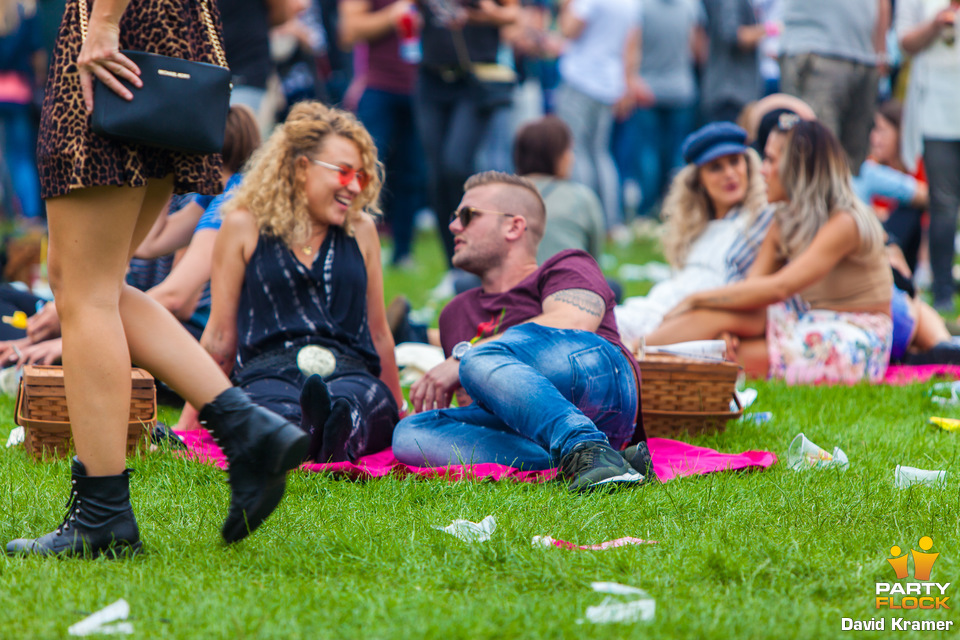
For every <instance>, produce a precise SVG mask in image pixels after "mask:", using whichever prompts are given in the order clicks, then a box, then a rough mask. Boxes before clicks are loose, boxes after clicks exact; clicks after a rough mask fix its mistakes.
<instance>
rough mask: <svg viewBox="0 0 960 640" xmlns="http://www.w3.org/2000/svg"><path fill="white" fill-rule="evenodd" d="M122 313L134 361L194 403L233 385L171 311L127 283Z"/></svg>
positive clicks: (213, 395)
mask: <svg viewBox="0 0 960 640" xmlns="http://www.w3.org/2000/svg"><path fill="white" fill-rule="evenodd" d="M120 315H121V317H122V318H123V328H124V330H125V332H126V336H127V344H128V345H129V346H130V357H131V358H132V360H133V362H134V363H135V364H136V365H137V366H138V367H143V368H144V369H146V370H147V371H149V372H150V373H152V374H153V375H154V376H155V377H157V378H159V379H160V380H163V381H164V382H166V383H167V384H168V385H170V387H172V388H173V390H174V391H176V392H177V393H178V394H179V395H180V397H181V398H183V399H184V400H186V401H187V402H189V403H190V404H192V405H193V406H195V407H202V406H203V405H205V404H207V403H208V402H210V401H211V400H213V399H214V398H216V397H217V396H218V395H220V392H222V391H224V390H225V389H228V388H229V387H230V386H231V385H230V380H229V379H228V378H227V376H226V374H224V373H223V370H222V369H221V368H220V367H219V366H217V363H216V362H214V360H213V358H211V357H210V354H208V353H207V352H206V350H205V349H204V348H203V347H201V346H200V343H199V342H197V341H196V339H194V337H193V336H191V335H190V334H189V333H188V332H187V330H186V329H184V328H183V325H181V324H180V322H179V321H178V320H177V319H176V318H174V317H173V314H172V313H170V312H169V311H167V310H166V309H165V308H163V306H162V305H160V303H158V302H157V301H155V300H154V299H153V298H151V297H150V296H148V295H147V294H145V293H144V292H142V291H139V290H138V289H135V288H134V287H131V286H125V287H124V289H123V292H122V294H121V296H120Z"/></svg>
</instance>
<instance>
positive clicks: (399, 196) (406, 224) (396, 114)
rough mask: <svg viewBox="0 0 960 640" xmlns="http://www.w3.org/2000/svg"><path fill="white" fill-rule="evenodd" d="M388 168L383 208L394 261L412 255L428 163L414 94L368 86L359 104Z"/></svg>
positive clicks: (358, 110)
mask: <svg viewBox="0 0 960 640" xmlns="http://www.w3.org/2000/svg"><path fill="white" fill-rule="evenodd" d="M357 117H358V118H360V121H361V122H363V124H364V126H366V127H367V131H369V132H370V135H371V136H372V137H373V141H374V143H375V144H376V145H377V149H378V150H379V153H380V158H381V160H383V161H384V164H385V165H386V169H387V180H386V184H385V186H384V191H383V200H384V210H385V211H386V217H387V222H389V223H390V230H391V231H392V232H393V264H397V263H399V262H401V261H402V260H403V259H404V258H406V257H407V256H409V255H410V247H411V244H412V241H413V219H414V215H415V214H416V213H417V211H419V210H420V209H421V208H422V207H423V206H424V205H425V204H426V171H427V170H426V166H425V165H424V161H423V150H422V147H421V146H420V137H419V135H418V134H417V126H416V120H415V118H414V113H413V96H410V95H404V94H401V93H391V92H389V91H381V90H380V89H367V90H366V91H364V92H363V96H362V97H361V98H360V103H359V105H357Z"/></svg>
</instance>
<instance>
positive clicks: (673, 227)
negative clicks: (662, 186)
mask: <svg viewBox="0 0 960 640" xmlns="http://www.w3.org/2000/svg"><path fill="white" fill-rule="evenodd" d="M746 139H747V132H746V131H744V130H743V129H741V128H740V127H738V126H737V125H735V124H733V123H732V122H715V123H712V124H708V125H707V126H705V127H703V128H701V129H699V130H697V131H694V132H693V133H692V134H690V135H689V136H688V137H687V139H686V140H684V143H683V147H682V153H683V158H684V160H685V161H686V162H687V166H686V167H684V168H683V169H682V170H681V171H680V172H679V173H678V174H677V176H676V177H675V178H674V179H673V182H672V183H671V185H670V190H669V191H668V193H667V197H666V199H665V200H664V204H663V210H662V215H663V218H664V220H665V222H666V234H665V236H664V239H663V245H664V246H663V248H664V253H665V254H666V256H667V260H668V261H669V262H670V266H671V267H673V274H672V276H671V277H670V278H669V279H668V280H666V281H664V282H660V283H658V284H657V285H655V286H654V287H653V288H652V289H651V290H650V293H649V294H647V295H646V296H638V297H635V298H627V299H626V300H625V301H624V303H623V304H622V305H620V306H618V307H616V309H615V313H616V316H617V326H618V327H619V328H620V335H621V337H622V338H623V341H624V342H625V343H626V344H632V343H634V342H636V341H637V340H638V339H639V338H640V337H641V336H644V335H646V334H648V333H650V332H651V331H653V330H654V329H656V328H657V327H658V326H659V325H660V323H661V322H662V321H663V316H664V315H665V314H666V313H667V312H668V311H670V309H672V308H673V307H674V306H676V305H677V304H678V303H679V302H680V301H681V300H683V299H684V298H685V297H686V296H688V295H690V294H692V293H695V292H697V291H703V290H705V289H712V288H714V287H719V286H723V285H725V284H727V283H728V282H733V281H736V280H741V279H743V278H745V277H746V275H747V272H748V271H749V269H750V266H751V265H752V264H753V259H754V258H755V257H756V255H757V251H758V250H759V249H760V245H761V243H762V242H763V238H764V235H765V234H766V230H767V226H768V225H769V224H770V220H771V219H772V218H773V209H772V208H769V207H767V208H765V207H766V204H767V198H766V187H765V186H764V183H763V177H762V176H761V175H760V157H759V156H758V155H757V154H756V152H755V151H753V150H752V149H748V148H747V145H746Z"/></svg>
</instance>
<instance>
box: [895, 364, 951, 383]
mask: <svg viewBox="0 0 960 640" xmlns="http://www.w3.org/2000/svg"><path fill="white" fill-rule="evenodd" d="M934 376H942V377H944V378H960V367H958V366H957V365H955V364H925V365H920V366H916V367H912V366H907V365H891V366H889V367H887V373H886V375H884V376H883V383H884V384H892V385H897V386H902V385H905V384H913V383H914V382H926V381H927V380H929V379H930V378H932V377H934Z"/></svg>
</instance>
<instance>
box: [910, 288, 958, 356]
mask: <svg viewBox="0 0 960 640" xmlns="http://www.w3.org/2000/svg"><path fill="white" fill-rule="evenodd" d="M914 309H915V310H916V313H917V318H916V323H917V326H916V327H915V328H914V334H913V338H912V340H911V341H910V346H911V347H913V348H914V349H916V350H919V351H928V350H930V349H932V348H933V347H935V346H937V345H938V344H940V343H941V342H947V341H948V340H950V332H949V331H948V330H947V325H946V324H945V323H944V322H943V318H941V317H940V314H939V313H937V311H936V310H935V309H934V308H933V307H931V306H930V305H928V304H927V303H926V302H924V301H922V300H920V299H919V298H918V299H917V300H916V301H915V304H914Z"/></svg>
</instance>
